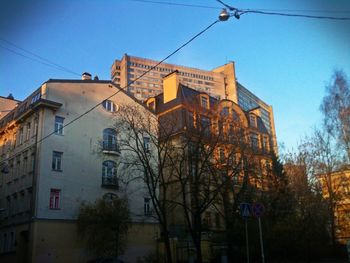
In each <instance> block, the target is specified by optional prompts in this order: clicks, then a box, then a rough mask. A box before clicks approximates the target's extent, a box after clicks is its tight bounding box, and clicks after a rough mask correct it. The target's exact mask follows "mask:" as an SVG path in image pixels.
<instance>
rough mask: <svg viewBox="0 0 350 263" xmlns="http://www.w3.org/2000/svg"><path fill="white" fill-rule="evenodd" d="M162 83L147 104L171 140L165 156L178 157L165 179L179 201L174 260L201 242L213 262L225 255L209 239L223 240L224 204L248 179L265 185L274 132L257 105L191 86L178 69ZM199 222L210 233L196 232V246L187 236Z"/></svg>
mask: <svg viewBox="0 0 350 263" xmlns="http://www.w3.org/2000/svg"><path fill="white" fill-rule="evenodd" d="M163 89H164V90H163V92H162V93H161V94H159V95H157V96H155V97H151V98H149V99H148V100H147V101H146V104H147V106H148V107H149V109H150V110H152V111H154V113H155V114H156V116H157V117H158V121H159V123H160V127H161V129H160V140H161V141H162V140H164V145H170V147H169V150H168V151H167V156H169V157H164V160H163V162H164V163H167V160H168V159H169V160H170V159H171V160H176V161H177V163H176V162H171V161H169V163H171V165H169V168H168V169H169V171H167V173H165V174H168V176H169V178H167V179H166V182H165V181H163V182H162V184H167V185H169V187H168V188H169V190H168V192H167V193H166V194H167V195H168V198H167V200H171V201H170V203H171V202H175V204H177V205H174V208H173V210H172V211H171V212H170V215H169V224H170V226H169V228H170V235H171V236H172V238H176V245H175V247H176V252H174V253H173V254H175V255H176V257H177V258H176V260H188V257H189V253H188V251H195V250H197V251H198V249H199V247H201V248H202V253H203V258H204V262H210V260H214V259H215V257H216V256H220V255H221V254H220V253H222V251H221V250H222V246H224V245H222V244H221V247H220V246H219V248H218V249H217V250H216V251H215V249H213V247H214V244H212V243H210V242H211V241H210V240H211V237H212V236H215V235H216V237H218V236H219V235H220V236H221V240H223V238H222V236H224V235H225V230H226V227H227V226H226V218H225V217H224V216H223V215H227V213H228V210H229V209H226V208H225V205H224V204H226V205H227V206H226V207H228V206H229V205H232V202H233V199H234V195H235V192H236V191H239V188H240V187H241V186H242V184H243V183H244V180H248V184H249V185H251V186H252V187H254V188H256V189H258V191H260V190H262V191H263V190H264V189H266V188H267V180H268V173H269V171H270V167H271V165H272V155H273V152H274V149H273V147H272V146H273V136H272V135H271V134H270V133H269V131H268V128H267V127H266V126H265V124H264V122H263V120H262V117H260V116H259V115H258V114H256V112H255V111H254V110H253V111H245V110H243V109H242V108H241V107H240V106H239V105H238V104H237V103H235V102H233V101H231V100H228V99H218V98H216V97H212V96H209V95H208V94H207V93H205V92H201V91H198V90H195V89H192V88H189V87H187V86H186V85H185V84H183V83H182V82H181V74H180V72H177V71H174V72H172V73H170V74H168V75H167V76H165V77H164V79H163ZM169 140H170V141H171V142H172V143H170V144H169ZM171 145H176V148H175V149H173V148H172V146H171ZM165 147H166V146H165ZM165 169H167V168H165ZM176 171H179V172H176ZM223 178H224V179H223ZM225 182H228V183H227V184H225ZM223 184H225V185H227V186H229V185H233V186H234V189H232V191H231V188H230V190H228V191H227V192H226V191H224V190H225V187H223V186H222V185H223ZM160 190H162V189H160ZM183 193H185V194H183ZM237 196H238V195H237ZM225 202H227V203H225ZM228 202H230V203H228ZM203 207H206V209H205V211H204V210H203ZM184 208H185V209H184ZM197 208H198V209H197ZM225 209H226V210H225ZM184 210H185V212H184ZM186 213H188V216H187V218H191V220H189V221H190V222H191V224H192V225H191V227H189V223H188V221H186V220H185V218H186V216H184V214H186ZM232 213H233V212H232V211H231V214H232ZM199 222H202V223H199ZM195 224H197V225H195ZM196 227H198V228H199V229H202V230H203V229H204V230H203V231H202V232H204V231H205V232H206V233H207V234H203V236H202V237H199V238H198V240H199V239H201V244H200V245H199V244H197V246H196V244H195V243H194V242H192V243H191V240H192V241H193V240H195V238H192V239H191V238H189V235H195V234H196V233H195V231H194V230H193V229H195V228H196ZM192 231H193V232H192ZM189 233H190V234H189ZM197 234H198V233H197ZM198 235H199V234H198ZM219 239H220V238H216V240H219ZM189 244H190V245H189ZM193 247H195V249H194V248H193ZM218 250H219V251H218ZM216 259H217V258H216ZM176 260H174V261H175V262H176Z"/></svg>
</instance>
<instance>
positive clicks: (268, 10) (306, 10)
mask: <svg viewBox="0 0 350 263" xmlns="http://www.w3.org/2000/svg"><path fill="white" fill-rule="evenodd" d="M127 1H131V2H140V3H150V4H160V5H169V6H182V7H191V8H205V9H215V10H221V9H222V8H221V7H216V6H208V5H195V4H186V3H174V2H167V1H152V0H127ZM218 2H220V3H221V4H223V5H224V6H226V7H228V6H229V5H227V4H225V3H224V2H223V1H218ZM230 7H231V6H230ZM231 8H232V7H231ZM243 10H256V11H267V12H301V13H308V12H309V13H350V10H320V9H269V8H250V9H243Z"/></svg>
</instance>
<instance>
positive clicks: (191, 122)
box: [188, 111, 195, 129]
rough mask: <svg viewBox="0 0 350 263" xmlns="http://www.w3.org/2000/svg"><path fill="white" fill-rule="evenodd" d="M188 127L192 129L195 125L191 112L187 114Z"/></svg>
mask: <svg viewBox="0 0 350 263" xmlns="http://www.w3.org/2000/svg"><path fill="white" fill-rule="evenodd" d="M188 127H189V128H190V129H194V127H195V125H194V115H193V112H190V111H189V112H188Z"/></svg>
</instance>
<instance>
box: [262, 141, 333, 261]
mask: <svg viewBox="0 0 350 263" xmlns="http://www.w3.org/2000/svg"><path fill="white" fill-rule="evenodd" d="M305 149H309V148H308V147H306V148H305V145H301V146H300V147H299V148H298V151H297V152H294V153H288V154H286V155H284V156H283V161H284V165H283V173H284V177H285V179H284V180H283V181H284V182H286V183H287V184H285V183H283V185H284V187H283V188H285V190H284V191H283V192H280V194H282V196H281V200H282V202H283V203H284V206H280V207H276V209H277V210H276V212H277V217H275V218H276V219H277V220H276V221H275V222H274V223H273V225H272V229H273V231H272V233H270V234H272V235H277V236H279V237H280V238H279V240H275V241H278V242H275V243H274V242H270V248H271V249H277V250H278V251H282V250H283V249H282V247H281V246H283V245H285V244H288V251H289V253H287V254H286V255H285V256H286V257H287V258H297V259H305V260H307V261H310V260H312V259H317V258H318V257H322V256H323V255H324V253H325V252H326V251H327V250H328V244H329V234H328V231H327V229H328V222H329V214H328V211H327V207H328V206H327V202H326V201H325V200H324V199H323V196H322V189H321V188H320V182H319V180H315V175H314V172H315V169H314V165H313V162H310V158H311V156H309V154H310V152H307V151H305ZM312 159H313V158H311V160H312ZM276 212H275V213H274V214H276ZM268 216H269V215H268ZM315 222H317V224H315ZM276 230H277V231H278V233H276V232H275V231H276ZM270 238H272V240H273V236H271V237H270ZM278 251H277V252H278ZM320 251H322V253H323V255H322V253H320ZM275 255H278V253H276V254H275Z"/></svg>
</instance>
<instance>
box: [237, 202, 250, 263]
mask: <svg viewBox="0 0 350 263" xmlns="http://www.w3.org/2000/svg"><path fill="white" fill-rule="evenodd" d="M239 208H240V212H241V216H242V217H243V219H244V223H245V243H246V254H247V263H249V239H248V222H247V221H248V217H250V216H251V206H250V204H248V203H241V204H240V206H239Z"/></svg>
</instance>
